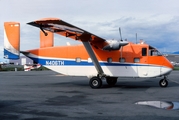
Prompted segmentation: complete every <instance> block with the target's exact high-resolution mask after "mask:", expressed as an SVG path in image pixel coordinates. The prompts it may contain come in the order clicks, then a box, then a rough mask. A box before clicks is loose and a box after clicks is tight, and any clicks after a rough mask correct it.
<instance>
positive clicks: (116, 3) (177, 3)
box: [0, 0, 179, 61]
mask: <svg viewBox="0 0 179 120" xmlns="http://www.w3.org/2000/svg"><path fill="white" fill-rule="evenodd" d="M47 17H55V18H60V19H62V20H64V21H66V22H69V23H71V24H73V25H75V26H78V27H80V28H82V29H84V30H87V31H89V32H91V33H94V34H95V35H98V36H99V37H102V38H105V39H119V38H120V37H119V31H118V29H119V27H121V29H122V37H123V39H128V40H129V41H132V42H135V41H136V38H135V34H136V33H137V34H138V40H139V39H143V40H145V41H146V43H148V44H150V45H152V46H154V47H156V48H158V49H159V50H160V51H162V52H174V51H179V0H150V1H149V0H110V1H109V0H88V1H87V0H0V43H1V44H0V61H2V60H3V59H2V58H3V39H4V33H3V24H4V22H5V21H16V22H20V23H21V50H28V49H34V48H38V47H39V29H37V28H34V27H32V26H29V25H27V24H26V23H28V22H31V21H33V20H37V19H41V18H47ZM67 41H68V42H70V43H71V44H75V41H73V40H69V39H66V38H65V37H61V36H58V35H55V45H65V44H66V42H67Z"/></svg>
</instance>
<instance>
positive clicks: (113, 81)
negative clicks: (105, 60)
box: [106, 77, 117, 86]
mask: <svg viewBox="0 0 179 120" xmlns="http://www.w3.org/2000/svg"><path fill="white" fill-rule="evenodd" d="M106 82H107V83H108V85H110V86H114V85H115V84H116V83H117V77H107V78H106Z"/></svg>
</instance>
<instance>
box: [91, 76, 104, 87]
mask: <svg viewBox="0 0 179 120" xmlns="http://www.w3.org/2000/svg"><path fill="white" fill-rule="evenodd" d="M89 85H90V87H91V88H93V89H97V88H100V87H101V86H102V80H101V79H100V78H98V77H92V78H91V79H90V81H89Z"/></svg>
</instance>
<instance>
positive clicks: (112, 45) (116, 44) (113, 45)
mask: <svg viewBox="0 0 179 120" xmlns="http://www.w3.org/2000/svg"><path fill="white" fill-rule="evenodd" d="M107 42H108V45H106V46H104V47H103V50H119V49H120V48H121V46H125V45H127V44H128V42H127V41H123V40H121V41H116V40H110V41H107Z"/></svg>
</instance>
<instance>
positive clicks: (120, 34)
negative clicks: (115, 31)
mask: <svg viewBox="0 0 179 120" xmlns="http://www.w3.org/2000/svg"><path fill="white" fill-rule="evenodd" d="M119 34H120V38H121V41H123V40H122V34H121V28H120V27H119Z"/></svg>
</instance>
